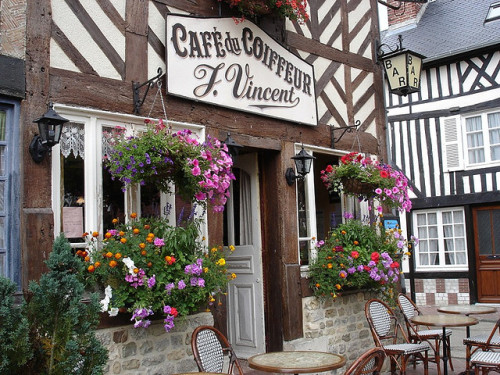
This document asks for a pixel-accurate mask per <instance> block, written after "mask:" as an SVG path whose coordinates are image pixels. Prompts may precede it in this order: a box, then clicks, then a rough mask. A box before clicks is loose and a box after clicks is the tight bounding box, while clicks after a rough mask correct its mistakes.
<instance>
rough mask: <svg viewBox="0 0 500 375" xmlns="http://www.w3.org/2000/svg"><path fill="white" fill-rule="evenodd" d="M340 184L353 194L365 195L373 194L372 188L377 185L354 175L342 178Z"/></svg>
mask: <svg viewBox="0 0 500 375" xmlns="http://www.w3.org/2000/svg"><path fill="white" fill-rule="evenodd" d="M342 186H343V189H344V190H346V191H349V192H352V193H354V194H359V195H365V196H367V197H368V196H373V195H375V193H374V190H375V189H376V187H377V186H376V185H374V184H370V183H367V182H363V181H361V180H359V179H357V178H354V177H344V178H342Z"/></svg>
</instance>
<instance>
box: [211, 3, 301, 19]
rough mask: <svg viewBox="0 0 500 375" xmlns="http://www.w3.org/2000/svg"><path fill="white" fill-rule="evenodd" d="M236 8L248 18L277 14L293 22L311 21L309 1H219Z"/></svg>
mask: <svg viewBox="0 0 500 375" xmlns="http://www.w3.org/2000/svg"><path fill="white" fill-rule="evenodd" d="M218 1H219V2H221V1H222V2H224V3H227V4H229V6H230V7H231V8H236V9H238V11H239V12H240V13H241V14H242V15H243V16H246V17H256V16H257V17H258V16H262V15H266V14H271V13H275V14H278V15H281V16H283V17H286V18H288V19H290V20H292V21H298V22H299V23H304V22H306V21H307V20H308V19H309V14H308V13H307V0H280V1H276V0H218Z"/></svg>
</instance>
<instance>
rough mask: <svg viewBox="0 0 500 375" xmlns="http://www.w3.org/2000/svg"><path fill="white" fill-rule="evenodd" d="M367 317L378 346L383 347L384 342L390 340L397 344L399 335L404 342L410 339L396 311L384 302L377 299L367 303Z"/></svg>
mask: <svg viewBox="0 0 500 375" xmlns="http://www.w3.org/2000/svg"><path fill="white" fill-rule="evenodd" d="M365 316H366V320H367V321H368V324H369V325H370V329H371V332H372V336H373V339H374V340H375V345H376V346H383V341H385V340H390V339H392V342H393V343H396V341H397V339H398V334H399V333H401V336H402V338H403V339H404V341H405V342H408V337H407V336H406V334H405V333H404V331H403V329H402V328H401V325H400V324H399V322H398V319H397V317H396V315H395V314H394V311H393V310H392V309H391V308H390V307H389V305H387V304H386V303H385V302H384V301H382V300H379V299H376V298H374V299H371V300H369V301H367V302H366V304H365Z"/></svg>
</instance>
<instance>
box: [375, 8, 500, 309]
mask: <svg viewBox="0 0 500 375" xmlns="http://www.w3.org/2000/svg"><path fill="white" fill-rule="evenodd" d="M499 14H500V4H499V2H498V1H492V0H478V1H467V0H456V1H450V0H436V1H431V2H429V3H427V4H411V5H410V4H406V6H404V7H401V8H400V9H398V10H389V25H390V26H389V29H388V30H386V31H384V32H383V37H382V43H383V44H385V46H384V45H383V47H384V48H385V47H388V48H393V47H394V46H396V45H397V38H398V36H399V35H401V36H402V37H403V48H407V49H409V50H412V51H415V52H417V53H420V54H422V55H424V56H425V57H426V58H425V59H424V61H423V62H424V65H423V72H422V77H421V90H420V92H418V93H413V94H411V95H408V96H406V97H402V96H396V95H391V94H389V93H388V92H386V94H385V103H386V108H387V117H388V118H387V121H388V127H387V147H388V155H389V159H390V160H391V163H393V164H394V165H396V166H398V167H399V168H400V169H401V170H403V171H404V172H405V174H406V175H407V176H408V177H409V179H410V180H411V181H412V182H413V187H414V193H415V198H414V199H413V200H412V202H413V210H412V213H411V214H410V215H409V216H408V231H409V232H411V233H413V234H414V235H416V236H417V237H418V238H419V239H420V243H419V245H418V246H417V247H416V249H415V251H414V254H413V256H412V259H411V262H410V267H409V270H408V271H409V272H408V273H407V274H406V286H407V289H408V292H410V291H411V293H412V296H413V298H414V299H415V300H416V301H417V303H419V304H434V303H436V304H456V303H464V304H467V303H475V302H485V303H487V302H489V303H491V302H493V303H498V302H499V301H500V287H499V285H500V283H499V276H500V263H499V260H498V259H499V251H500V247H499V243H500V242H499V238H500V237H499V236H500V226H499V225H500V222H499V220H498V219H499V217H500V216H499V215H500V192H499V187H500V100H499V95H500V74H499V71H500V23H499V22H500V19H499Z"/></svg>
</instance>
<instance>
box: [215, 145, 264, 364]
mask: <svg viewBox="0 0 500 375" xmlns="http://www.w3.org/2000/svg"><path fill="white" fill-rule="evenodd" d="M233 172H234V174H235V177H236V180H235V181H233V182H232V184H231V197H230V199H229V201H228V203H227V205H226V210H225V215H224V219H225V225H224V226H225V231H224V244H225V245H233V246H234V247H235V250H234V252H233V253H232V254H231V255H230V256H229V257H228V259H227V265H228V266H227V269H228V271H229V272H234V273H235V274H236V275H237V277H236V279H234V280H233V281H231V283H230V285H229V288H228V298H227V313H228V336H229V341H230V342H231V345H232V346H233V348H234V350H235V351H236V354H237V355H238V356H239V357H240V358H248V357H250V356H252V355H254V354H257V353H262V352H265V349H266V348H265V340H264V338H265V330H264V295H263V285H262V255H261V251H262V250H261V235H260V215H259V208H260V199H259V178H258V166H257V154H247V155H240V156H239V157H238V161H237V164H235V167H234V168H233Z"/></svg>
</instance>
